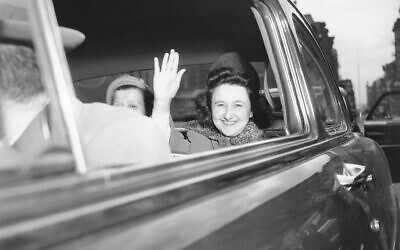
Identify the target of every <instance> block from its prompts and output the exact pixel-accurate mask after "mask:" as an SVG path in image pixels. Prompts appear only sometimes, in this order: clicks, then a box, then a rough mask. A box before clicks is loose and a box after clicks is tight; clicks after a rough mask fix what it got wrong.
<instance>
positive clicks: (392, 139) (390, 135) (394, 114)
mask: <svg viewBox="0 0 400 250" xmlns="http://www.w3.org/2000/svg"><path fill="white" fill-rule="evenodd" d="M399 97H400V92H399V91H391V92H387V93H384V94H382V96H380V97H379V98H378V100H377V102H376V103H375V104H374V105H373V106H372V108H371V110H370V112H369V113H368V115H367V117H366V119H365V121H364V123H363V129H364V133H365V136H368V137H370V138H372V139H374V140H375V141H376V142H378V143H379V145H380V146H381V147H382V148H383V151H384V152H385V154H386V157H387V159H388V161H389V165H390V170H391V174H392V179H393V182H399V181H400V169H399V167H398V166H399V163H400V130H399V128H400V105H399V104H400V103H399V102H400V98H399Z"/></svg>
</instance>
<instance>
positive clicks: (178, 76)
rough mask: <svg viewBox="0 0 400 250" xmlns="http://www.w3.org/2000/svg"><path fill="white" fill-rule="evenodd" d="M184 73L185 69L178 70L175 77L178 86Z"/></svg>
mask: <svg viewBox="0 0 400 250" xmlns="http://www.w3.org/2000/svg"><path fill="white" fill-rule="evenodd" d="M185 72H186V69H181V70H179V72H178V75H177V76H176V82H177V83H179V85H180V82H181V79H182V76H183V74H184V73H185Z"/></svg>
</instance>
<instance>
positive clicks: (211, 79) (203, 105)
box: [195, 67, 272, 128]
mask: <svg viewBox="0 0 400 250" xmlns="http://www.w3.org/2000/svg"><path fill="white" fill-rule="evenodd" d="M253 70H254V69H253ZM254 71H255V70H254ZM206 84H207V90H206V91H205V92H204V93H201V94H199V95H198V96H197V97H196V99H195V104H196V111H197V120H198V122H199V123H200V125H201V126H203V127H213V126H214V124H213V122H212V113H211V97H212V93H213V91H214V89H215V88H216V87H218V86H221V85H223V84H229V85H238V86H242V87H244V88H245V89H246V90H247V93H248V94H249V99H250V104H251V110H252V112H253V121H254V123H255V124H256V125H257V126H258V127H259V128H265V127H268V126H269V125H270V122H271V113H272V109H271V107H270V105H269V104H268V101H267V99H266V97H265V96H264V95H260V94H259V86H260V84H259V80H258V75H255V76H254V75H253V77H251V76H250V75H249V74H246V73H241V72H234V71H233V69H232V68H229V67H221V68H216V69H214V70H212V71H211V72H210V73H209V74H208V77H207V81H206Z"/></svg>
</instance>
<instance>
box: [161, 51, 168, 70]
mask: <svg viewBox="0 0 400 250" xmlns="http://www.w3.org/2000/svg"><path fill="white" fill-rule="evenodd" d="M168 59H169V54H168V53H164V58H163V60H162V65H161V71H166V70H167V66H168V65H167V64H168Z"/></svg>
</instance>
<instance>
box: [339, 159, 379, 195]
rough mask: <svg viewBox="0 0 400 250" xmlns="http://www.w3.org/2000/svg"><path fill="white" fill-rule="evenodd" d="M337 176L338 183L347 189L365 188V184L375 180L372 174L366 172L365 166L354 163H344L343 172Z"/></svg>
mask: <svg viewBox="0 0 400 250" xmlns="http://www.w3.org/2000/svg"><path fill="white" fill-rule="evenodd" d="M335 177H336V180H337V183H338V184H339V185H340V186H343V187H345V188H346V189H347V190H352V189H356V188H359V187H364V188H365V184H367V183H369V182H371V181H372V180H373V177H372V175H371V174H367V173H366V172H365V166H363V165H358V164H352V163H344V164H343V172H342V174H336V175H335Z"/></svg>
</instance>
